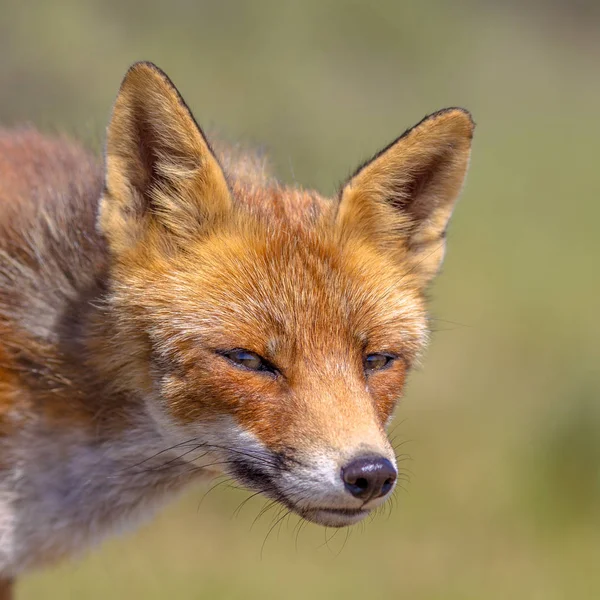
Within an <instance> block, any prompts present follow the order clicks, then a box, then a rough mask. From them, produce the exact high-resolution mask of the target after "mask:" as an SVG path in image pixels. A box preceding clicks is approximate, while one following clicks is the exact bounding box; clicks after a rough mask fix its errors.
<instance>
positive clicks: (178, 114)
mask: <svg viewBox="0 0 600 600" xmlns="http://www.w3.org/2000/svg"><path fill="white" fill-rule="evenodd" d="M472 133H473V123H472V121H471V118H470V116H469V114H468V113H467V112H466V111H464V110H462V109H447V110H445V111H441V112H439V113H436V114H435V115H432V116H430V117H428V118H426V119H425V120H423V121H422V122H421V123H420V124H418V125H417V126H416V127H415V128H413V129H411V130H409V131H408V132H406V133H405V134H404V135H403V136H401V137H400V138H398V139H397V140H396V141H395V142H393V143H392V144H390V146H388V147H387V148H386V149H385V150H383V151H382V152H381V153H380V154H378V155H377V156H376V157H375V158H374V159H372V160H371V161H369V162H368V163H366V164H365V165H363V166H362V167H361V168H360V169H359V170H358V171H357V172H356V173H355V175H354V176H352V177H351V178H350V180H349V181H348V182H347V183H346V184H345V185H344V186H343V188H342V189H341V190H340V194H339V198H337V199H328V198H324V197H322V196H321V195H319V194H318V193H317V192H314V191H305V190H301V189H298V188H289V187H286V186H282V185H280V184H278V183H277V182H276V181H275V180H273V179H272V178H270V177H269V176H268V175H266V173H265V170H264V166H263V165H262V164H260V163H257V162H256V161H255V160H253V159H251V158H248V157H246V156H244V155H243V154H239V153H235V152H229V151H227V150H221V151H219V152H215V151H214V150H213V148H212V147H211V145H210V144H209V143H208V141H207V139H206V137H205V135H204V133H203V132H202V131H201V130H200V128H199V127H198V126H197V125H196V123H195V121H194V118H193V116H192V114H191V112H190V111H189V109H188V108H187V106H186V105H185V103H184V102H183V100H182V99H181V97H180V96H179V94H178V92H177V91H176V89H175V88H174V86H173V85H172V83H171V82H170V81H169V79H168V78H167V77H166V76H165V75H164V74H163V73H162V72H161V71H160V70H159V69H157V68H156V67H155V66H154V65H151V64H149V63H138V64H136V65H134V66H133V67H132V68H131V69H130V71H129V72H128V74H127V75H126V77H125V79H124V82H123V84H122V86H121V89H120V92H119V95H118V97H117V100H116V103H115V106H114V109H113V114H112V118H111V121H110V124H109V127H108V133H107V142H106V153H105V165H104V171H102V170H101V169H100V168H99V167H98V166H97V165H96V163H95V161H94V160H93V158H91V157H90V156H89V155H88V154H87V153H85V152H84V151H82V150H80V149H79V148H78V147H77V146H75V145H74V144H72V143H71V142H67V141H65V140H49V139H47V138H44V137H42V136H40V135H39V134H37V133H35V132H32V131H29V132H22V133H17V134H1V135H0V175H1V176H0V333H1V334H2V335H1V336H0V446H1V447H3V448H8V449H10V450H11V451H13V450H14V449H15V448H17V446H18V443H20V442H17V441H16V440H17V439H18V438H19V436H20V435H21V434H20V431H21V430H23V431H24V430H27V431H28V432H29V430H30V429H31V432H33V433H28V435H30V436H34V439H36V440H38V439H39V441H40V453H42V454H43V451H44V450H43V449H44V448H46V449H47V450H48V451H50V450H52V449H53V448H55V447H57V446H60V445H61V444H62V445H64V451H63V452H64V454H65V456H68V457H69V460H71V461H74V462H75V463H76V462H77V451H76V450H74V448H76V447H78V446H77V445H76V444H80V443H83V442H80V441H79V440H80V439H81V440H85V444H87V445H89V446H90V447H95V446H98V445H100V444H108V448H113V447H114V448H117V447H119V448H121V447H122V450H119V452H123V453H124V458H122V459H119V460H123V461H125V460H131V457H132V456H135V454H136V445H135V440H133V441H131V442H130V441H128V440H127V436H128V433H129V432H132V431H134V430H135V431H136V432H138V433H136V435H137V436H140V437H143V438H144V440H146V442H145V443H146V446H144V449H143V450H142V449H140V450H139V452H140V453H143V452H148V450H147V448H149V447H151V446H152V444H154V445H156V446H157V447H159V448H160V447H161V444H162V445H163V447H164V446H167V442H168V441H171V442H172V441H173V440H175V442H176V444H177V443H182V442H181V440H185V439H187V438H192V439H198V436H208V438H206V439H210V440H212V441H211V442H210V444H212V445H211V446H209V451H210V452H215V453H217V454H218V452H217V451H219V452H221V450H222V449H221V450H219V446H218V444H215V442H214V439H215V436H217V438H216V439H218V440H221V439H225V437H226V436H228V435H229V436H232V435H235V436H237V437H235V440H236V443H242V441H243V440H249V441H248V443H249V444H250V443H251V444H253V446H252V448H254V449H252V450H249V449H248V448H246V449H244V447H241V450H240V447H239V446H238V447H237V448H238V449H237V450H235V451H236V452H238V454H239V453H241V454H243V453H244V452H246V453H248V452H250V453H251V454H250V456H252V453H254V454H256V452H258V450H256V448H259V449H260V452H264V453H268V456H269V457H270V458H269V461H272V462H276V461H279V462H281V464H283V463H285V461H289V460H293V461H296V463H297V464H303V465H304V467H303V468H305V469H308V471H310V473H312V475H311V477H313V478H318V477H320V476H323V473H325V471H324V469H325V467H324V466H323V465H325V464H326V461H325V459H324V458H323V457H324V456H326V457H327V461H329V463H327V465H329V464H330V463H331V464H333V465H334V468H335V469H337V468H339V465H343V464H344V461H346V462H347V461H348V460H350V459H352V457H353V456H355V455H356V453H357V452H363V453H364V452H367V453H371V454H373V453H377V454H381V455H382V456H391V457H392V459H393V454H390V453H391V448H390V446H389V442H388V441H387V438H386V434H385V427H386V424H387V423H388V421H389V419H390V416H391V415H392V412H393V409H394V406H395V404H396V402H397V400H398V398H399V396H400V395H401V391H402V388H403V385H404V381H405V378H406V376H407V373H408V371H409V369H410V367H411V366H412V364H413V363H414V362H415V360H416V359H417V357H418V355H419V353H420V351H421V350H422V348H423V346H424V344H425V342H426V339H427V314H426V306H425V301H424V291H425V289H426V286H427V284H428V283H429V281H430V280H431V278H432V277H433V275H434V274H435V272H436V271H437V269H438V267H439V265H440V263H441V260H442V257H443V252H444V233H445V229H446V227H447V223H448V220H449V218H450V215H451V212H452V208H453V206H454V203H455V201H456V199H457V196H458V194H459V191H460V188H461V186H462V182H463V179H464V176H465V172H466V169H467V164H468V160H469V152H470V143H471V137H472ZM235 349H244V351H248V352H251V353H255V354H257V355H260V357H263V360H264V361H265V363H264V364H269V365H273V368H270V370H269V369H267V370H262V371H257V370H251V369H248V368H242V367H240V365H238V364H233V363H232V362H231V360H230V359H229V358H228V356H229V354H228V353H230V352H231V351H232V350H235ZM382 353H383V354H384V355H386V356H388V357H391V358H390V360H389V365H388V367H387V368H385V369H382V370H378V371H373V372H367V371H366V370H365V364H366V363H365V358H366V357H367V356H369V355H373V354H375V355H377V354H382ZM30 421H31V425H26V424H27V423H29V422H30ZM34 423H35V425H34ZM140 423H141V425H140ZM207 432H208V433H207ZM74 433H75V434H76V436H77V440H78V441H77V442H76V443H75V442H72V441H71V438H72V436H73V435H74ZM217 434H218V435H217ZM152 436H156V439H153V438H152ZM211 436H212V437H211ZM219 436H222V437H219ZM148 439H150V442H148V441H147V440H148ZM202 439H204V438H202ZM232 439H233V438H232ZM240 440H241V441H240ZM205 443H206V442H205ZM218 443H219V444H224V443H225V442H222V441H219V442H218ZM61 447H62V446H61ZM86 447H87V446H86ZM174 447H176V446H174ZM17 449H18V448H17ZM221 455H222V452H221ZM221 455H219V456H221ZM169 456H170V455H169ZM315 457H317V458H315ZM319 457H320V458H319ZM139 459H140V460H145V459H147V457H145V456H143V455H140V456H139ZM171 460H172V462H174V463H175V466H182V465H185V464H187V463H185V461H183V459H182V456H175V457H173V458H172V459H171ZM186 460H187V459H186ZM236 460H237V459H236V457H235V456H234V455H231V454H228V455H226V456H225V459H224V464H227V465H228V466H227V467H224V468H226V469H227V468H229V467H231V470H230V471H229V472H231V473H233V474H234V475H235V476H237V477H239V478H241V479H242V480H243V481H244V482H249V485H254V483H253V482H252V481H251V479H252V477H251V476H250V475H248V474H247V471H248V469H250V467H252V468H257V465H255V464H253V465H250V467H249V466H248V465H246V467H245V468H246V471H243V470H240V469H241V467H239V465H237V463H236ZM311 461H312V462H311ZM315 461H316V462H315ZM319 461H320V462H319ZM324 461H325V462H324ZM5 462H6V466H7V468H9V469H10V467H11V464H10V460H9V461H5ZM238 462H239V461H238ZM286 464H287V463H286ZM307 465H308V466H307ZM311 465H312V466H311ZM335 465H338V466H335ZM1 467H2V465H0V468H1ZM309 467H310V468H309ZM202 468H204V467H202ZM286 468H287V467H286ZM327 468H329V467H327ZM236 469H237V470H236ZM289 469H292V467H289ZM311 469H312V470H311ZM319 469H320V470H319ZM200 470H202V469H200ZM250 470H252V469H250ZM308 471H307V472H308ZM240 473H241V474H240ZM290 473H291V471H290V472H287V471H286V472H285V473H283V474H282V480H283V479H285V478H286V477H287V478H288V479H290V477H292V475H291V474H290ZM334 475H335V473H334ZM58 476H59V477H60V473H59V474H58ZM295 476H296V475H294V477H295ZM300 476H302V477H304V476H305V474H304V475H298V477H300ZM265 477H267V476H266V475H263V480H264V478H265ZM268 477H269V478H271V479H270V481H271V480H272V478H273V474H272V473H271V474H269V476H268ZM332 477H333V478H334V479H335V477H334V476H333V475H332ZM189 478H190V477H188V476H187V475H186V476H183V475H182V473H181V472H179V473H178V474H177V475H176V476H173V477H172V478H171V479H168V478H167V476H166V475H165V476H164V478H162V479H160V480H159V479H155V480H149V479H148V478H146V479H144V478H143V476H142V475H141V474H140V480H139V488H140V493H139V498H138V497H137V496H136V498H134V499H132V500H131V503H130V504H131V506H129V505H128V508H127V511H130V510H133V509H132V508H131V507H133V506H137V504H138V503H140V502H141V501H142V500H143V499H144V498H146V497H150V496H152V495H153V494H155V493H156V492H157V490H159V489H160V490H163V489H168V488H169V487H171V488H176V487H180V486H181V485H183V483H184V482H185V481H187V480H188V479H189ZM292 480H293V478H292ZM286 481H287V480H286ZM1 483H2V481H1V480H0V484H1ZM271 483H272V485H273V486H274V487H273V489H277V492H276V493H275V492H272V494H274V495H275V496H276V497H277V498H278V499H282V497H285V496H286V493H287V492H285V490H284V491H282V488H281V487H279V488H278V487H277V482H276V481H271ZM334 483H335V482H334ZM261 485H264V484H261ZM305 485H308V484H306V482H305ZM311 485H312V483H311ZM315 485H316V484H315ZM332 485H333V484H332ZM267 492H268V490H267ZM268 493H270V492H268ZM115 494H117V496H116V497H119V496H118V494H119V490H118V489H116V488H115ZM305 495H306V494H305ZM316 495H317V496H318V494H316ZM327 497H328V496H326V495H325V496H323V498H327ZM282 501H284V502H287V503H288V504H289V505H290V506H292V507H293V508H295V509H297V511H298V512H299V513H300V514H302V515H303V516H306V517H307V518H313V520H319V519H317V517H311V516H310V515H311V514H313V512H314V510H317V509H318V510H320V507H317V508H316V509H314V510H313V508H312V507H310V506H308V507H307V505H306V502H308V500H306V499H304V500H302V502H300V501H297V500H295V499H294V496H289V497H285V499H284V500H282ZM323 501H324V500H323ZM343 502H344V500H343V499H342V503H343ZM102 506H103V507H104V504H103V505H102ZM59 508H60V507H59ZM350 509H352V510H354V507H350ZM57 510H58V509H57ZM90 510H92V509H90ZM104 510H105V509H104V508H102V510H101V511H100V512H101V514H100V515H99V516H98V521H99V522H100V523H102V527H104V526H105V523H107V522H108V521H110V519H111V518H116V517H117V516H120V514H119V515H113V514H112V513H110V511H109V512H107V513H106V514H105V513H104V512H103V511H104ZM344 510H345V508H344ZM127 511H125V509H123V511H122V514H124V515H125V514H129V513H128V512H127ZM311 511H313V512H311ZM59 512H60V511H59ZM117 512H118V511H117ZM94 514H95V513H94ZM1 516H2V495H1V489H0V517H1ZM60 518H61V519H65V521H67V522H68V520H69V515H68V514H66V515H62V513H61V517H60ZM321 520H322V518H321ZM340 523H341V521H340ZM69 526H71V525H70V524H69ZM77 527H79V525H78V524H77V523H74V524H73V525H72V530H73V531H79V530H78V529H77ZM68 530H69V529H68V527H67V525H65V529H64V531H68ZM69 544H70V542H69V541H68V536H67V534H66V533H64V532H62V530H61V534H60V536H58V537H57V538H56V539H55V538H52V539H49V541H48V545H47V548H46V550H45V551H42V550H41V549H40V552H39V556H37V557H32V558H31V561H30V562H31V564H40V563H43V562H45V561H47V560H48V559H49V556H50V555H51V554H55V555H57V556H59V555H63V554H66V553H69V552H71V548H70V546H69ZM1 551H2V548H0V557H1ZM19 560H21V559H15V561H17V562H18V561H19ZM28 560H29V559H28ZM28 564H29V563H27V565H28ZM6 569H7V570H5V572H6V573H8V574H10V575H12V574H14V573H15V572H17V571H18V570H19V565H12V566H10V569H12V570H10V569H9V568H8V567H6ZM0 576H3V571H2V564H1V561H0ZM0 589H1V588H0Z"/></svg>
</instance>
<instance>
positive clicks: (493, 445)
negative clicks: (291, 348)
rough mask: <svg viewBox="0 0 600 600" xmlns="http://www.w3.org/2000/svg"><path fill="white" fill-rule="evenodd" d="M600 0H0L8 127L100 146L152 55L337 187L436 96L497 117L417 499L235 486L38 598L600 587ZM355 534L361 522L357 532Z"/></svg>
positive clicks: (323, 186)
mask: <svg viewBox="0 0 600 600" xmlns="http://www.w3.org/2000/svg"><path fill="white" fill-rule="evenodd" d="M599 51H600V4H599V3H598V2H596V1H594V0H589V1H587V2H586V1H582V0H579V1H578V2H568V1H566V0H565V1H564V2H562V1H559V0H554V1H543V0H539V1H537V2H535V1H533V2H518V1H517V0H514V1H512V2H510V1H508V2H503V3H500V2H495V1H493V0H489V1H481V2H467V1H465V2H442V1H438V2H435V1H423V2H410V1H406V0H402V1H394V0H387V1H381V2H375V1H372V2H350V1H347V2H343V1H342V0H304V1H302V2H284V1H274V0H273V1H271V2H266V1H254V2H237V1H231V0H224V1H220V2H218V1H216V0H215V1H211V2H206V1H193V0H171V1H170V2H159V1H158V0H151V1H148V2H143V1H141V0H139V1H137V0H136V1H126V0H121V1H117V0H98V1H92V0H78V1H73V2H51V1H46V2H43V1H41V0H40V1H37V2H33V1H31V2H16V1H8V0H0V55H1V57H2V58H1V60H0V122H1V123H2V124H4V125H12V124H17V123H23V122H33V123H35V124H36V125H37V126H38V127H40V128H41V129H43V130H46V131H60V132H68V133H69V134H72V135H74V136H77V137H79V138H81V139H83V140H84V141H85V142H86V143H87V144H88V145H91V146H92V147H94V148H97V149H99V148H100V147H101V143H102V136H103V130H104V127H105V124H106V120H107V117H108V114H109V111H110V107H111V103H112V101H113V99H114V96H115V93H116V91H117V88H118V85H119V82H120V79H121V77H122V75H123V74H124V72H125V70H126V68H127V66H128V65H129V63H131V62H133V61H135V60H139V59H150V60H153V61H155V62H156V63H157V64H158V65H159V66H161V67H162V68H163V69H164V70H165V71H166V72H167V73H168V74H169V75H170V76H171V77H172V79H173V80H174V81H175V82H176V84H177V85H178V86H179V88H180V90H181V92H182V93H183V95H184V97H185V98H186V99H187V101H188V103H189V104H190V106H191V107H192V109H193V110H194V112H195V114H196V117H197V119H198V120H199V122H200V123H201V124H203V125H204V126H205V127H207V128H208V129H216V130H217V131H219V132H220V133H221V135H223V136H225V137H226V138H230V139H241V140H244V141H245V142H247V143H249V144H256V145H258V146H260V147H264V148H265V149H266V150H267V151H268V152H269V153H270V155H271V156H272V159H273V164H274V168H275V170H276V171H277V173H278V174H279V176H280V178H281V179H282V180H284V181H287V182H294V181H295V182H298V183H299V184H302V185H304V186H311V187H313V186H314V187H317V188H319V189H320V190H321V191H323V192H327V193H332V192H333V191H334V190H335V189H336V186H337V185H338V183H339V182H340V181H342V180H343V179H344V178H345V177H346V176H347V175H348V174H349V173H350V172H351V171H352V169H353V168H354V167H355V166H356V165H357V164H358V163H359V162H360V161H362V160H363V159H365V158H366V157H368V156H369V155H371V154H372V153H374V152H375V151H376V150H378V149H379V148H381V147H382V146H383V145H385V144H386V143H387V142H388V141H390V140H391V139H393V138H394V137H396V136H397V135H398V134H399V133H401V132H402V131H403V130H404V129H405V128H407V127H408V126H410V125H412V124H414V123H416V122H417V121H418V120H420V119H421V117H423V116H424V115H425V114H426V113H429V112H432V111H434V110H437V109H439V108H442V107H445V106H452V105H460V106H465V107H467V108H469V109H470V110H471V111H472V113H473V115H474V117H475V120H476V122H477V124H478V127H477V131H476V138H475V145H474V152H473V160H472V163H471V172H470V175H469V179H468V183H467V187H466V190H465V192H464V194H463V197H462V200H461V202H460V205H459V207H458V209H457V211H456V213H455V217H454V220H453V224H452V227H451V231H450V237H449V240H450V243H449V252H448V255H447V261H446V264H445V268H444V272H443V274H442V275H441V276H440V277H439V279H438V281H437V282H436V284H435V286H434V288H433V290H432V312H433V315H434V317H436V320H435V321H434V326H435V329H436V332H435V334H434V336H433V342H432V345H431V348H430V351H429V352H428V354H427V356H426V359H425V362H424V367H423V368H422V369H421V370H420V371H419V372H416V373H414V374H413V375H412V378H411V380H410V385H409V387H408V390H407V393H406V395H405V398H404V400H403V401H402V403H401V405H400V406H399V408H398V411H397V418H396V423H397V424H398V425H397V426H395V427H396V428H395V431H394V434H395V435H397V440H396V441H397V443H401V442H404V441H406V443H405V444H404V445H403V446H402V451H403V452H406V453H408V454H410V456H411V460H410V461H407V462H404V463H402V464H403V465H404V466H406V467H407V468H408V469H410V472H411V473H410V477H411V481H410V483H406V484H405V486H404V487H405V488H406V491H404V490H399V491H398V493H397V497H396V502H395V505H394V507H393V510H392V511H391V513H390V514H389V515H382V516H380V517H378V518H376V519H375V520H373V522H372V523H368V524H365V525H364V526H358V527H356V528H354V529H353V530H351V531H350V533H349V535H347V531H340V532H338V533H335V531H333V530H324V529H320V528H318V527H316V526H312V525H307V526H305V527H302V529H301V530H300V532H299V534H298V522H297V521H296V520H295V519H294V518H292V519H289V520H288V519H286V520H284V521H282V522H281V523H279V524H278V525H277V526H276V527H275V528H274V529H273V531H271V533H270V535H268V537H267V534H268V533H269V530H270V528H271V526H272V525H273V524H274V523H275V522H276V521H275V520H274V519H275V517H277V515H278V509H276V508H273V509H271V510H269V511H267V512H266V513H265V514H264V515H263V516H262V517H261V518H260V519H258V521H257V522H256V523H255V524H254V525H253V521H254V520H255V517H256V516H257V514H258V513H259V511H260V509H261V508H262V506H263V504H264V501H262V500H259V499H254V500H252V501H251V502H249V503H247V504H246V505H244V507H243V508H242V509H241V510H240V511H239V514H236V515H235V516H234V511H235V510H236V507H238V506H239V504H240V503H241V502H242V500H244V499H245V498H246V497H247V494H246V493H244V492H241V491H236V490H232V489H228V488H227V485H226V484H225V485H222V486H220V487H219V488H218V489H215V490H214V491H212V492H210V493H209V494H208V495H207V496H206V497H205V498H203V496H204V494H205V492H206V489H208V488H198V489H194V490H191V491H190V492H189V493H188V494H187V495H186V496H185V497H184V498H183V499H182V500H181V501H180V502H179V503H175V504H174V505H171V506H170V507H169V508H168V509H167V510H165V511H163V512H162V513H161V514H160V516H159V517H158V519H155V520H153V521H152V522H150V523H149V524H147V525H145V526H144V527H142V528H141V529H139V530H137V531H136V532H134V533H133V534H129V535H126V536H123V537H121V538H112V539H111V540H110V541H109V542H107V543H106V544H104V545H103V546H102V548H101V549H100V550H99V551H98V550H97V549H96V550H94V551H93V552H91V553H90V554H89V555H88V556H86V557H85V558H83V559H81V560H78V561H75V562H70V563H65V564H63V565H62V566H60V567H59V568H56V569H52V570H48V571H45V572H42V573H38V574H34V575H31V576H29V577H27V578H25V579H23V580H22V582H21V583H20V586H19V593H20V597H21V598H23V599H34V598H35V599H39V598H45V599H46V598H48V599H58V598H61V599H63V598H86V599H88V598H89V599H91V600H93V599H100V598H103V599H104V598H114V599H117V598H123V599H125V598H127V599H130V598H148V599H153V598H166V597H167V598H182V599H196V598H198V599H199V598H215V599H229V598H261V599H279V598H286V599H287V598H290V599H300V598H302V599H305V598H315V599H321V598H323V599H325V598H327V599H335V598H344V599H345V600H347V599H354V598H356V599H358V598H364V597H367V596H370V597H378V598H407V599H408V598H410V599H414V600H421V599H433V598H444V599H446V598H447V599H454V598H456V599H482V598H485V599H486V600H491V599H496V598H497V599H505V598H526V599H544V600H546V599H555V598H556V599H558V598H561V599H562V598H575V599H579V598H598V597H600V568H599V567H600V402H599V395H600V373H599V366H598V365H599V361H600V351H599V339H600V319H599V318H598V312H599V308H600V307H599V301H598V297H599V295H600V265H599V262H600V261H599V259H600V235H599V234H598V223H599V222H600V168H599V167H598V162H599V160H600V143H599V140H600V113H599V110H598V109H599V107H600V60H599V59H600V52H599ZM334 534H335V535H334Z"/></svg>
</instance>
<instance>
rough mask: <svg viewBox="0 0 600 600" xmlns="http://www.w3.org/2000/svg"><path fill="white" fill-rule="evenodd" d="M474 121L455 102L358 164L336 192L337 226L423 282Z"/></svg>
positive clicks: (439, 246) (438, 253)
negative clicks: (393, 256)
mask: <svg viewBox="0 0 600 600" xmlns="http://www.w3.org/2000/svg"><path fill="white" fill-rule="evenodd" d="M473 129H474V123H473V120H472V119H471V115H470V114H469V113H468V112H467V111H466V110H464V109H461V108H449V109H446V110H442V111H440V112H437V113H435V114H433V115H430V116H429V117H426V118H425V119H423V121H421V122H420V123H419V124H418V125H416V126H415V127H413V128H412V129H410V130H408V131H407V132H406V133H404V134H403V135H402V136H401V137H400V138H398V139H397V140H395V141H394V142H392V143H391V144H390V145H389V146H387V148H385V149H383V150H382V151H381V152H380V153H379V154H377V155H376V156H375V157H374V158H373V159H372V160H371V161H369V162H367V163H366V164H364V165H363V166H361V167H360V168H359V169H358V170H357V171H356V173H355V174H354V175H353V176H352V177H351V178H350V180H349V181H348V182H347V183H346V184H345V186H344V187H343V188H342V191H341V194H340V196H341V199H340V206H339V211H338V217H337V219H338V226H339V227H340V228H341V232H342V234H343V235H344V236H345V237H348V236H350V237H353V236H360V237H362V238H363V239H364V238H367V239H369V240H370V241H372V242H373V243H374V244H376V245H378V246H379V247H382V248H384V249H386V250H387V251H390V252H392V253H398V255H399V256H401V257H402V260H408V261H409V264H411V271H412V272H414V273H415V274H416V275H417V276H419V277H420V278H421V281H422V284H423V285H425V284H427V283H428V282H429V281H430V279H431V278H432V277H433V276H434V275H435V273H436V272H437V270H438V268H439V266H440V264H441V262H442V259H443V257H444V249H445V242H444V237H445V233H446V227H447V225H448V221H449V219H450V215H451V214H452V210H453V208H454V204H455V203H456V200H457V198H458V195H459V193H460V190H461V188H462V185H463V181H464V178H465V174H466V172H467V167H468V164H469V155H470V152H471V139H472V137H473Z"/></svg>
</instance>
